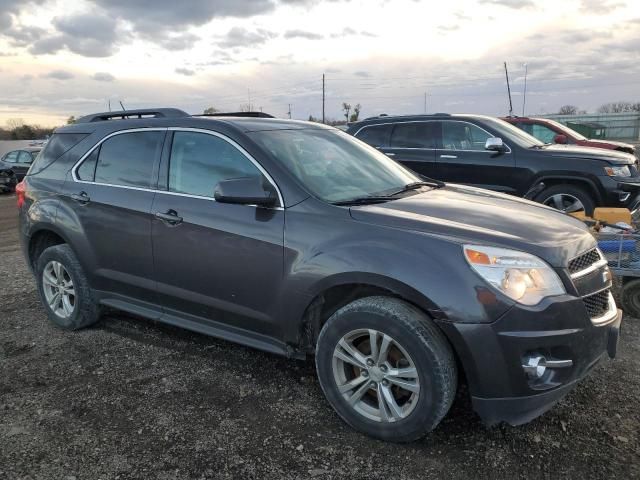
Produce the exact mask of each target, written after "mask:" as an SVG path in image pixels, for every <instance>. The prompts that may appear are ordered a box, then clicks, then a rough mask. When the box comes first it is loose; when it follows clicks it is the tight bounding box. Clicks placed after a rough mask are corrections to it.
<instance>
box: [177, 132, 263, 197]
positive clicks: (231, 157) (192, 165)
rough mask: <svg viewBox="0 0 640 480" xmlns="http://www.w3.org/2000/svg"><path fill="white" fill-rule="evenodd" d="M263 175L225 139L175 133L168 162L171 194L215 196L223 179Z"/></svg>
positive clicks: (201, 134) (188, 133)
mask: <svg viewBox="0 0 640 480" xmlns="http://www.w3.org/2000/svg"><path fill="white" fill-rule="evenodd" d="M261 175H262V173H261V172H260V170H258V168H257V167H256V166H255V165H254V164H253V163H252V162H251V160H249V159H248V158H247V157H245V156H244V155H243V154H242V153H241V152H240V150H238V149H237V148H236V147H234V146H233V145H231V144H230V143H229V142H227V141H226V140H224V139H222V138H220V137H216V136H214V135H208V134H206V133H195V132H175V134H174V136H173V144H172V146H171V160H170V163H169V191H171V192H178V193H188V194H190V195H199V196H202V197H213V191H214V189H215V187H216V185H217V184H218V182H220V181H222V180H227V179H230V178H241V177H257V176H261Z"/></svg>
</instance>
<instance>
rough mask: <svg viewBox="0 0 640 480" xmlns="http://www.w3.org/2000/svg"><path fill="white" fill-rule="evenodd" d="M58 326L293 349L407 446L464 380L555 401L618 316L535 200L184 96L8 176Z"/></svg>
mask: <svg viewBox="0 0 640 480" xmlns="http://www.w3.org/2000/svg"><path fill="white" fill-rule="evenodd" d="M17 199H18V205H19V210H20V232H21V240H22V244H23V249H24V254H25V256H26V258H27V261H28V264H29V266H30V267H31V268H32V270H33V272H34V274H35V278H36V281H37V283H38V289H39V292H40V295H41V297H42V301H43V304H44V306H45V309H46V311H47V314H48V316H49V318H50V320H51V321H52V322H53V323H55V324H56V325H58V326H60V327H62V328H65V329H70V330H73V329H78V328H81V327H86V326H88V325H91V324H94V323H95V322H97V321H98V319H99V316H100V311H101V308H102V307H105V306H107V307H112V308H117V309H120V310H124V311H127V312H131V313H134V314H138V315H141V316H143V317H148V318H152V319H155V320H158V321H161V322H166V323H169V324H173V325H178V326H180V327H184V328H187V329H190V330H194V331H196V332H201V333H204V334H207V335H212V336H216V337H221V338H225V339H229V340H232V341H235V342H238V343H242V344H245V345H249V346H252V347H255V348H260V349H263V350H266V351H269V352H273V353H277V354H281V355H286V356H289V357H293V358H304V357H305V356H307V355H315V361H316V366H317V372H318V377H319V380H320V385H321V386H322V389H323V391H324V393H325V395H326V397H327V399H328V401H329V402H330V403H331V405H332V406H333V407H334V409H335V410H336V411H337V412H338V414H339V415H340V416H341V417H342V418H343V419H344V420H345V421H346V422H347V423H349V424H350V425H352V426H353V427H355V428H357V429H359V430H360V431H363V432H365V433H367V434H369V435H372V436H374V437H378V438H381V439H385V440H393V441H409V440H413V439H416V438H418V437H420V436H422V435H424V434H425V433H426V432H428V431H430V430H432V429H433V428H435V426H436V425H437V424H438V423H439V422H440V420H441V419H442V417H443V416H444V415H445V414H446V413H447V411H448V410H449V407H450V405H451V403H452V401H453V398H454V395H455V392H456V390H457V387H458V381H459V378H460V379H461V378H462V377H464V379H465V381H466V383H467V384H468V386H469V391H470V393H471V396H472V400H473V406H474V408H475V410H476V411H477V412H478V413H479V414H480V416H481V417H482V418H483V419H484V420H485V421H486V422H487V423H489V424H493V423H497V422H500V421H506V422H509V423H511V424H520V423H524V422H527V421H529V420H531V419H532V418H534V417H536V416H537V415H539V414H541V413H542V412H544V411H545V410H547V409H548V408H550V407H551V406H552V405H553V404H554V403H555V402H556V401H557V400H558V399H560V398H562V397H563V396H564V395H565V394H567V393H568V392H569V391H570V390H571V389H572V388H573V387H574V386H575V385H576V383H577V382H578V381H579V380H580V379H581V378H583V377H584V376H585V375H586V374H587V373H588V372H589V370H590V369H591V368H592V367H593V366H594V365H595V364H596V363H597V362H598V360H599V359H600V358H601V357H602V356H603V355H604V354H606V353H607V352H608V354H609V356H611V357H613V356H614V355H615V352H616V346H617V341H618V332H619V327H620V321H621V312H620V311H619V310H618V309H617V308H616V305H615V303H614V300H613V297H612V296H611V293H610V287H611V277H610V274H609V271H608V268H607V264H606V261H605V260H604V259H603V257H602V255H601V253H600V252H599V250H598V249H597V247H596V243H595V241H594V239H593V237H592V236H591V235H590V233H589V232H588V230H587V229H586V228H585V226H584V225H583V224H581V223H580V222H578V221H577V220H575V219H573V218H571V217H569V216H567V215H565V214H562V213H560V212H557V211H555V210H552V209H550V208H547V207H544V206H542V205H539V204H535V203H532V202H528V201H524V200H520V199H517V198H514V197H512V196H508V195H502V194H497V193H491V192H488V191H486V190H480V189H477V188H472V187H462V186H458V185H445V184H444V183H442V182H439V181H433V180H429V179H425V178H422V177H418V176H417V175H416V174H415V173H412V172H411V171H410V170H408V169H406V168H405V167H403V166H401V165H400V164H398V163H396V162H395V161H393V160H391V159H390V158H388V157H387V156H385V155H384V154H382V153H379V152H378V151H376V150H375V149H374V148H371V147H369V146H368V145H366V144H365V143H363V142H360V141H359V140H357V139H355V138H353V137H351V136H349V135H347V134H346V133H343V132H340V131H338V130H336V129H333V128H329V127H326V126H323V125H318V124H314V123H307V122H296V121H285V120H276V119H273V118H253V117H245V118H243V117H225V116H215V117H204V116H189V115H187V114H185V113H184V112H181V111H179V110H175V109H156V110H144V111H127V112H119V113H106V114H96V115H91V116H88V117H85V118H82V119H80V120H79V122H78V123H77V124H74V125H69V126H65V127H63V128H60V129H58V130H57V131H56V132H55V134H54V135H53V137H52V138H51V140H50V141H49V143H48V144H47V146H46V148H45V150H44V151H43V152H42V154H41V155H40V156H39V157H38V159H37V160H36V162H35V163H34V165H33V166H32V168H31V169H30V171H29V174H28V175H27V176H26V178H25V180H24V181H23V182H22V183H21V184H19V185H18V187H17Z"/></svg>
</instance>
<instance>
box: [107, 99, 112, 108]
mask: <svg viewBox="0 0 640 480" xmlns="http://www.w3.org/2000/svg"><path fill="white" fill-rule="evenodd" d="M107 105H108V106H109V111H111V99H110V98H109V99H107Z"/></svg>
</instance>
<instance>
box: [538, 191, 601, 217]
mask: <svg viewBox="0 0 640 480" xmlns="http://www.w3.org/2000/svg"><path fill="white" fill-rule="evenodd" d="M536 201H537V202H540V203H542V204H544V205H547V206H549V207H552V208H555V209H556V210H560V211H562V212H565V213H573V212H579V211H584V212H585V213H586V214H587V215H591V214H593V209H594V208H595V207H596V203H595V201H594V200H593V198H592V197H591V195H589V193H588V192H587V191H586V190H584V189H583V188H581V187H576V186H575V185H554V186H552V187H549V188H546V189H544V190H543V191H542V192H540V194H538V196H536Z"/></svg>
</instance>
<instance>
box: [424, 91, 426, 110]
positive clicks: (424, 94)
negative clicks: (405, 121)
mask: <svg viewBox="0 0 640 480" xmlns="http://www.w3.org/2000/svg"><path fill="white" fill-rule="evenodd" d="M424 113H427V92H424Z"/></svg>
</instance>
